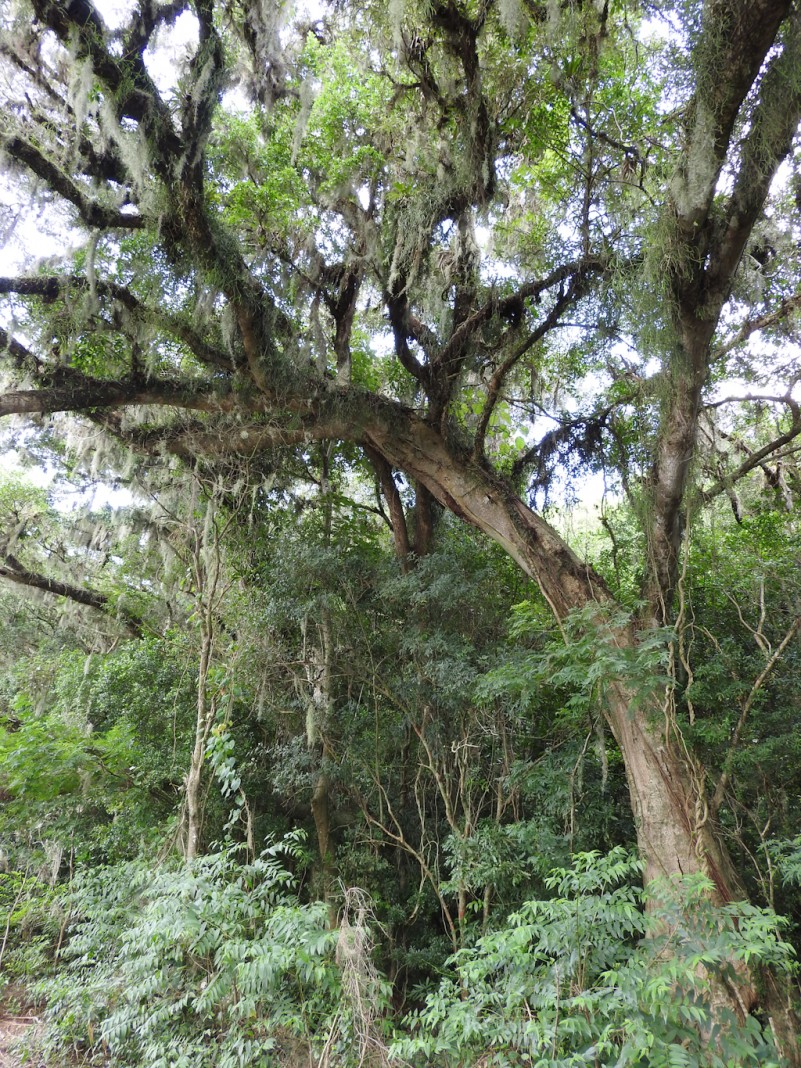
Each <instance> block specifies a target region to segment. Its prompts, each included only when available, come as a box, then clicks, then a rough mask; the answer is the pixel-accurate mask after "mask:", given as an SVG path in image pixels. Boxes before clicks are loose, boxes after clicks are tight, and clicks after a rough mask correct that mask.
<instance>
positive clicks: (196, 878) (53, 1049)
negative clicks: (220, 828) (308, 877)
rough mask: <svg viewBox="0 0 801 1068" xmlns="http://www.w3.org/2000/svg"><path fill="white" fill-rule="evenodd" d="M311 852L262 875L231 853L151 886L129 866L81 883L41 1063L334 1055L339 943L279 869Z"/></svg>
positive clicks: (137, 867) (151, 1066)
mask: <svg viewBox="0 0 801 1068" xmlns="http://www.w3.org/2000/svg"><path fill="white" fill-rule="evenodd" d="M302 848H303V847H302V842H301V840H300V836H299V835H298V834H292V835H288V836H287V837H286V838H284V839H283V840H282V841H280V842H278V843H274V844H272V845H269V846H268V848H267V849H266V850H265V851H264V852H263V853H262V854H261V856H260V857H259V858H258V859H257V860H255V861H254V862H253V863H244V864H243V863H240V862H239V860H238V859H237V855H236V851H235V850H234V849H233V848H225V849H222V850H221V851H220V852H217V853H215V854H213V855H209V856H205V857H201V858H199V859H198V860H197V861H195V862H194V863H193V864H192V865H191V866H185V867H181V868H179V869H177V870H176V869H174V868H173V869H168V868H165V869H164V870H162V871H160V872H157V873H156V874H155V875H154V874H153V873H152V872H149V871H148V870H147V869H146V868H145V867H144V866H142V865H141V864H138V863H131V864H129V865H126V866H125V870H123V869H122V867H121V866H116V867H114V868H107V869H104V870H96V871H94V872H92V873H90V874H88V875H86V876H84V877H83V878H81V879H78V880H76V884H77V886H76V889H75V890H74V891H73V894H72V907H73V909H74V912H75V916H76V919H75V923H74V926H73V929H72V933H71V938H70V941H69V945H68V948H67V951H66V954H67V956H68V957H69V964H68V966H67V967H66V968H64V969H63V971H62V972H61V973H60V974H59V975H58V976H57V977H56V978H55V979H52V980H49V981H47V982H45V983H44V984H42V993H43V994H44V995H45V996H46V997H47V999H48V1020H49V1031H48V1034H47V1036H46V1039H45V1043H46V1047H47V1048H46V1050H45V1052H46V1053H49V1054H50V1055H54V1054H63V1052H64V1051H65V1050H66V1049H69V1048H72V1049H74V1050H81V1051H82V1052H83V1053H84V1054H85V1055H87V1057H88V1059H89V1060H90V1063H91V1062H93V1061H95V1060H96V1061H97V1062H98V1063H99V1062H101V1061H102V1063H104V1064H111V1065H114V1066H115V1068H124V1066H131V1068H133V1066H136V1068H161V1066H164V1068H166V1066H168V1065H169V1066H171V1068H190V1066H191V1068H203V1066H206V1065H208V1066H209V1068H211V1066H214V1068H232V1066H234V1065H236V1066H238V1068H239V1066H246V1065H260V1066H262V1065H264V1066H266V1065H270V1064H277V1063H284V1062H285V1061H286V1060H287V1059H292V1057H293V1056H297V1055H299V1054H302V1056H303V1058H304V1059H305V1060H306V1061H308V1058H309V1055H310V1053H311V1051H312V1050H313V1049H315V1048H316V1047H321V1046H322V1045H323V1044H325V1043H326V1041H328V1043H329V1046H332V1045H335V1044H336V1043H332V1042H331V1036H332V1035H333V1034H338V1035H342V1034H346V1033H347V1020H345V1021H343V1020H342V1018H341V1015H340V1014H341V1012H342V1013H343V1014H345V1015H346V1014H347V1005H345V1006H344V1007H343V1004H342V984H341V972H340V969H339V968H338V966H337V963H336V961H335V946H336V941H337V932H336V931H331V930H329V929H328V924H327V920H328V915H327V910H326V907H325V905H324V904H322V903H319V902H318V903H313V904H309V905H304V904H300V903H299V902H298V899H297V894H296V890H295V885H294V878H293V876H292V875H291V874H290V872H289V871H288V870H287V868H286V867H285V865H284V861H285V860H286V859H287V858H293V857H297V856H298V855H299V854H300V853H301V851H302ZM339 1044H340V1045H342V1043H341V1042H340V1043H339ZM339 1063H346V1061H344V1060H340V1062H339Z"/></svg>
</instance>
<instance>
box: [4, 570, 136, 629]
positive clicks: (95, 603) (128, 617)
mask: <svg viewBox="0 0 801 1068" xmlns="http://www.w3.org/2000/svg"><path fill="white" fill-rule="evenodd" d="M0 578H4V579H8V581H9V582H14V583H16V584H17V585H19V586H26V587H27V588H29V589H35V590H41V591H42V592H44V593H50V594H53V595H54V596H55V597H66V598H67V599H68V600H70V601H75V603H76V604H82V605H86V606H88V607H89V608H95V609H97V610H98V611H100V612H103V613H105V614H106V615H111V616H113V617H114V618H115V619H118V620H119V621H120V622H121V623H122V624H123V626H124V627H125V628H126V630H128V632H129V633H130V634H131V635H132V636H133V637H135V638H141V637H142V634H143V624H142V620H141V619H140V618H139V617H138V616H136V615H134V614H133V613H132V612H129V611H128V610H127V609H124V608H122V607H121V606H119V605H116V606H115V605H114V604H112V603H111V602H110V600H109V598H108V597H107V595H106V594H105V593H98V592H97V590H88V589H86V588H84V587H81V586H73V585H72V584H71V583H69V582H60V581H58V580H57V579H51V578H47V576H46V575H40V574H37V573H36V572H34V571H28V570H27V568H24V567H23V566H22V565H21V564H20V563H19V561H18V560H16V559H15V558H14V557H13V556H6V557H5V561H4V562H3V563H0Z"/></svg>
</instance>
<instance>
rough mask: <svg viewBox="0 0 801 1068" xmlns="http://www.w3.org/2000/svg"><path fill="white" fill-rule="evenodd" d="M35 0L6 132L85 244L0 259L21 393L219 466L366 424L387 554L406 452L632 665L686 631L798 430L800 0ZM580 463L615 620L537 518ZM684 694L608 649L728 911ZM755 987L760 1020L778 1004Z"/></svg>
mask: <svg viewBox="0 0 801 1068" xmlns="http://www.w3.org/2000/svg"><path fill="white" fill-rule="evenodd" d="M31 7H32V12H31V9H30V8H29V7H28V6H27V5H26V4H25V3H23V2H20V3H19V4H17V5H15V6H14V7H13V8H11V9H10V10H9V12H8V14H7V15H6V16H5V22H4V26H3V38H2V55H3V63H4V67H5V70H6V85H5V88H4V96H5V113H6V116H7V117H6V120H5V125H4V130H3V133H2V138H3V152H4V157H5V160H6V162H7V170H8V173H9V175H10V176H11V179H13V182H14V184H15V187H16V188H18V189H19V190H20V191H21V192H20V195H21V196H22V197H24V198H25V202H26V203H28V204H29V205H32V206H34V205H36V204H40V205H46V206H47V208H48V210H50V206H51V205H52V206H53V209H54V210H55V208H56V206H57V207H58V210H59V211H60V212H62V213H63V216H64V218H65V219H67V220H68V221H69V223H70V225H71V226H72V227H73V233H74V234H75V235H76V236H75V240H76V247H75V249H74V251H73V252H72V253H69V254H68V255H67V256H66V257H65V259H64V262H63V263H60V264H59V265H58V266H57V267H53V266H52V265H50V266H49V267H48V266H46V265H40V266H39V267H38V268H37V269H36V270H32V271H30V272H26V273H24V274H22V275H20V276H17V277H13V278H4V279H2V280H0V291H2V293H4V294H7V295H8V297H9V305H8V307H9V315H8V316H7V326H6V328H5V329H4V331H3V334H2V342H3V348H4V360H5V366H6V369H7V376H8V386H7V388H6V390H5V392H4V394H3V397H2V400H0V414H3V415H26V416H32V417H34V418H36V417H42V416H48V417H52V414H53V413H61V412H63V413H79V414H80V415H81V418H82V419H83V420H84V422H85V423H87V424H88V425H90V426H92V427H96V428H98V429H99V430H102V431H104V432H106V433H107V434H110V435H112V436H113V437H115V438H117V439H118V440H119V441H120V442H122V443H123V444H124V445H126V446H128V447H130V448H131V449H133V450H135V451H136V452H137V453H139V454H143V455H144V456H146V457H151V458H153V460H154V461H161V460H162V459H163V458H165V457H169V456H173V457H180V458H182V459H184V460H186V461H187V462H188V463H189V464H192V465H200V466H207V467H210V468H215V467H217V468H218V467H220V466H221V465H222V466H224V465H231V464H232V462H233V461H236V462H239V463H241V464H246V465H249V466H250V467H251V468H255V469H258V468H259V467H260V466H261V468H262V469H264V468H269V467H270V466H273V467H274V466H275V465H277V464H278V463H279V462H280V460H281V457H282V456H285V455H286V454H287V453H288V452H290V451H291V450H295V451H297V450H300V451H303V450H306V449H308V448H309V446H310V444H311V443H312V442H315V441H325V440H330V439H336V440H339V441H343V442H347V443H351V444H352V445H354V446H359V447H360V448H362V449H363V450H365V451H366V452H367V453H368V455H370V456H372V457H374V458H377V463H378V465H379V468H380V469H382V470H383V473H384V479H383V483H384V486H385V490H386V492H387V493H388V494H389V498H390V513H391V516H392V518H393V523H394V524H395V530H396V543H397V544H399V545H402V544H403V537H402V530H401V529H400V527H401V524H402V523H403V522H405V519H404V517H403V513H402V509H399V508H398V507H397V505H398V501H397V500H395V499H394V494H393V492H392V488H391V485H390V483H391V482H392V478H391V477H390V478H389V479H388V478H387V470H386V465H389V467H390V468H391V469H393V470H395V471H402V472H404V474H405V476H406V477H407V479H409V480H410V490H409V492H410V493H412V492H413V493H415V494H416V498H417V501H418V504H419V503H420V502H422V501H425V500H427V499H428V497H429V496H430V497H431V498H433V499H434V500H435V501H438V502H439V504H440V505H441V506H443V507H444V508H446V509H449V510H450V511H452V512H453V513H454V514H455V515H457V516H458V517H460V518H461V519H463V520H464V521H466V522H468V523H470V524H472V525H473V526H475V527H477V528H478V529H479V530H481V531H483V532H484V533H485V534H487V535H488V536H489V537H491V538H493V539H494V540H495V541H496V542H498V543H499V544H500V545H501V546H502V547H503V548H504V549H505V550H506V551H507V552H508V553H509V554H510V555H511V556H512V557H513V558H514V559H515V560H516V561H517V563H518V564H519V565H520V566H521V567H522V568H523V570H524V571H525V572H526V573H527V574H528V575H530V576H531V577H532V578H533V579H534V580H535V581H536V583H537V584H538V586H539V588H540V590H541V592H542V594H543V596H544V598H545V599H546V600H547V602H548V604H549V605H550V607H551V609H552V611H553V613H554V615H555V617H556V618H557V620H559V621H560V622H561V621H564V619H565V618H566V617H567V616H568V615H569V614H570V613H571V612H573V611H575V610H577V609H578V610H581V609H583V610H585V617H584V618H585V619H587V620H588V621H589V622H591V624H592V625H593V626H595V627H601V628H602V629H604V632H605V634H606V638H607V641H608V644H610V645H612V646H615V647H618V648H619V649H620V650H621V651H622V654H625V653H626V651H630V650H634V649H635V648H636V646H637V644H638V641H639V638H638V635H639V634H641V633H642V631H643V630H648V629H652V628H661V627H668V626H669V625H670V623H671V621H672V618H673V611H674V601H675V599H676V594H677V588H678V586H679V584H680V558H681V551H682V545H683V541H684V536H685V528H686V526H687V523H688V517H689V520H691V519H692V517H693V515H694V514H695V513H696V512H697V510H698V508H699V507H700V505H701V504H702V503H703V502H704V501H705V500H708V499H711V498H713V497H714V496H716V495H719V494H722V493H724V492H731V491H732V486H733V484H734V483H735V482H736V480H738V479H739V478H741V477H743V476H745V475H746V474H747V473H748V472H749V471H751V470H753V469H755V468H757V467H758V466H759V465H760V464H763V465H765V464H770V463H773V464H774V466H776V465H777V464H778V462H779V461H780V458H781V457H782V455H783V452H784V450H786V449H787V447H788V446H789V445H790V444H791V443H792V442H793V440H794V439H795V438H796V437H797V436H798V434H799V432H801V409H799V406H798V402H797V401H796V400H795V398H794V396H793V393H792V389H793V386H794V383H795V381H796V378H797V377H798V373H799V372H798V366H797V365H798V360H797V358H796V357H795V355H794V354H791V355H790V356H789V357H787V356H782V357H781V358H780V357H779V356H778V355H775V353H776V349H775V348H771V349H770V350H769V353H770V354H769V355H768V357H765V356H764V355H760V357H759V358H758V359H754V358H753V356H752V354H751V353H750V350H749V347H748V342H749V339H751V338H752V337H753V336H754V335H755V334H756V333H757V332H761V337H762V338H763V340H764V341H766V342H767V343H770V342H771V340H772V339H775V340H777V341H778V340H779V339H784V340H787V339H790V340H792V339H793V338H794V336H795V334H794V315H795V312H796V309H797V308H798V306H799V304H801V293H799V292H797V291H796V288H795V286H796V282H795V272H794V267H795V260H796V257H797V249H796V244H795V236H794V229H793V219H792V212H793V211H794V210H795V207H794V205H795V198H796V197H797V195H798V193H797V190H798V188H799V179H798V175H797V171H796V163H795V159H794V157H793V144H794V138H795V136H796V132H797V128H798V124H799V118H800V117H801V77H800V76H799V71H801V55H799V52H801V15H800V14H799V12H798V10H797V9H796V6H795V5H794V4H793V3H792V2H791V0H757V2H746V0H716V2H711V0H710V2H707V3H704V4H701V3H676V4H670V3H665V4H660V5H648V4H644V3H643V4H641V5H638V4H636V3H625V2H622V0H621V2H606V3H603V4H600V3H598V4H594V3H587V2H584V3H582V2H578V0H577V2H575V3H574V2H566V3H563V4H551V3H549V4H539V3H537V2H532V0H525V2H520V3H515V2H510V3H506V2H504V3H499V4H497V5H496V4H494V3H493V2H492V0H482V2H478V0H435V2H434V3H428V4H422V3H421V4H415V3H412V2H410V3H408V4H405V5H389V7H388V8H385V5H382V4H372V3H370V2H369V0H367V2H362V3H356V2H354V3H350V4H347V5H346V4H339V3H337V4H331V5H329V6H327V7H326V6H324V7H323V8H322V9H321V12H320V15H319V18H317V19H315V18H312V19H311V21H310V18H309V16H308V14H303V15H302V14H298V15H296V16H292V15H291V14H290V12H289V10H288V9H286V8H283V7H280V6H277V7H276V9H275V10H274V11H270V10H268V9H266V8H265V7H263V6H261V5H257V4H251V3H248V2H246V0H238V2H234V0H232V2H230V3H219V4H215V3H214V2H213V0H197V2H196V3H194V4H190V3H189V0H186V2H185V3H184V2H182V0H176V2H174V3H168V4H165V5H163V6H158V5H156V4H154V3H152V2H150V0H142V2H141V3H139V4H136V5H135V6H134V7H133V9H132V10H131V12H130V13H129V14H128V15H127V16H126V18H125V20H124V21H123V22H122V23H121V24H120V25H119V26H117V27H115V28H109V27H108V26H107V25H106V24H105V23H104V21H103V18H102V17H101V15H100V13H99V11H98V10H97V9H96V8H95V7H94V6H93V5H92V4H91V2H90V0H70V2H69V3H64V2H59V0H32V3H31ZM31 14H33V20H32V21H31ZM179 19H180V20H181V25H182V26H183V27H184V28H187V27H190V28H191V30H192V32H191V36H192V42H191V44H190V45H189V46H188V51H187V53H186V55H185V56H184V57H183V58H179V57H177V56H176V55H175V54H174V53H173V58H172V62H173V63H174V65H175V68H176V70H177V75H175V76H173V75H169V74H168V73H167V72H166V70H165V63H164V61H163V59H162V60H161V61H160V60H159V56H160V55H162V56H163V55H164V50H165V49H166V48H167V46H168V44H169V41H170V38H171V34H172V35H174V33H175V31H176V28H177V27H178V25H179ZM187 19H188V20H189V21H187ZM234 79H238V80H237V83H236V89H235V90H234V88H233V82H234ZM242 101H246V103H245V104H243V103H242ZM11 179H10V180H11ZM779 179H781V180H779ZM40 210H41V208H40ZM734 373H737V374H739V375H740V376H741V377H744V378H746V379H747V380H748V382H749V383H750V389H751V398H752V401H753V400H754V399H755V398H756V399H757V400H759V402H760V403H761V404H762V406H763V408H764V406H766V405H767V406H769V407H770V408H771V409H772V410H773V411H774V412H775V416H774V418H775V423H776V427H775V430H774V432H773V433H772V435H771V436H770V438H769V440H767V441H766V442H765V443H764V445H762V446H760V447H759V448H757V449H753V448H749V449H745V451H744V450H743V447H741V444H740V443H738V439H737V428H736V425H732V424H731V421H729V422H726V421H725V419H722V418H717V419H716V418H715V413H716V412H724V413H725V411H726V410H727V408H726V406H725V405H722V406H721V405H720V401H721V398H720V396H719V394H718V395H716V394H715V393H714V387H715V386H716V384H717V383H720V382H721V381H725V380H726V378H727V377H728V376H731V375H732V374H734ZM779 374H781V375H783V378H782V379H781V382H780V383H779V384H778V385H777V384H776V383H777V376H778V375H779ZM716 405H717V406H718V407H715V406H716ZM545 417H547V418H548V419H550V420H551V421H552V429H550V430H548V431H547V433H544V434H543V433H542V432H541V429H540V428H541V427H542V426H543V424H545V425H548V423H547V422H545ZM710 427H711V428H716V427H719V428H720V431H721V433H716V434H715V435H713V439H712V441H711V444H710V443H708V442H707V441H706V437H705V438H704V439H702V437H701V434H700V430H701V428H703V429H704V430H705V431H708V430H709V428H710ZM707 436H708V435H707ZM702 440H703V441H704V447H703V448H702V447H701V444H700V443H701V441H702ZM381 465H384V466H383V468H382V466H381ZM582 466H583V467H584V468H587V467H589V468H590V469H594V470H603V471H604V472H606V473H607V475H608V476H609V477H613V476H615V477H617V479H618V480H619V482H620V484H621V485H622V487H623V488H624V490H625V492H626V493H627V494H628V495H629V497H630V499H631V501H632V503H633V505H634V506H635V509H636V514H637V516H638V520H639V525H640V531H641V535H642V537H643V544H644V546H645V549H644V553H643V559H642V584H641V590H640V608H639V609H638V611H637V613H636V615H635V616H634V617H633V618H631V619H629V620H628V621H626V620H624V619H623V618H622V617H621V614H620V612H619V611H617V605H616V602H615V598H614V597H613V596H612V594H611V592H610V590H609V589H608V587H607V585H606V584H605V583H604V582H603V581H602V579H601V578H600V577H599V575H598V574H597V573H596V572H595V571H594V570H593V568H592V567H591V566H589V565H588V563H587V562H586V561H584V560H582V559H581V558H580V557H579V556H578V555H577V554H576V552H574V551H573V549H572V548H571V547H570V545H569V544H568V543H567V542H566V541H565V539H564V538H563V537H562V536H561V535H560V534H559V533H558V532H557V530H556V529H555V528H554V527H553V526H552V525H551V524H549V523H548V522H547V521H546V519H545V518H543V516H542V515H541V514H540V513H538V512H537V511H535V510H534V509H533V504H534V502H535V500H536V495H537V492H538V491H541V490H543V489H546V490H547V487H548V484H549V480H550V479H551V478H552V477H553V474H554V472H555V471H558V470H564V469H565V467H567V468H568V469H572V470H576V469H580V468H581V467H582ZM708 471H712V472H713V473H714V474H713V475H711V476H710V475H709V474H707V472H708ZM425 514H426V510H425V509H424V508H423V509H420V510H419V512H418V520H419V521H420V522H421V523H423V522H424V517H425ZM407 542H408V539H407ZM625 663H626V656H625V655H621V658H620V664H621V665H623V664H625ZM665 693H666V695H667V696H666V697H665V700H664V702H658V701H657V700H656V698H655V697H654V696H651V697H650V698H649V699H648V700H641V701H638V700H637V699H636V698H637V695H636V694H635V693H634V692H633V688H632V683H631V680H630V679H627V677H626V676H625V672H624V671H623V670H622V669H621V671H620V674H619V677H612V678H611V679H610V681H609V683H608V685H607V686H606V696H607V713H606V715H607V718H608V722H609V726H610V728H611V731H612V733H613V734H614V736H615V739H616V741H617V743H618V745H619V746H620V749H621V752H622V755H623V759H624V762H625V767H626V773H627V778H628V785H629V791H630V796H631V803H632V809H633V812H634V816H635V820H636V824H637V828H638V840H639V846H640V849H641V851H642V854H643V856H644V858H645V861H646V875H647V876H648V877H653V876H656V875H666V876H673V875H691V874H693V873H697V872H703V873H705V874H706V875H708V877H709V878H710V880H711V885H712V886H713V888H714V889H713V891H712V896H713V898H714V899H715V900H716V901H717V902H719V903H726V902H729V901H731V900H733V899H737V898H739V897H741V896H742V893H743V890H742V886H741V880H740V879H739V878H738V875H737V873H736V871H735V869H734V866H733V864H732V863H731V860H730V858H729V856H728V853H727V851H726V848H725V845H724V843H723V840H722V838H721V836H720V834H719V833H718V831H717V828H716V825H715V822H714V820H713V819H710V818H709V817H708V811H709V809H708V804H707V798H706V796H705V783H704V774H703V769H702V768H701V767H700V765H699V764H698V762H697V761H696V760H694V758H693V756H692V754H691V752H690V750H689V748H688V747H687V746H686V745H685V744H683V741H682V736H681V729H680V721H679V717H678V715H677V712H676V708H675V702H674V701H673V699H672V696H671V691H670V689H669V688H668V689H666V690H665ZM741 979H742V983H741V989H740V991H739V992H738V995H737V997H736V998H735V999H734V1003H735V1004H736V1007H737V1010H738V1011H740V1009H741V1008H742V1007H744V1008H746V1009H747V1008H750V1007H753V1005H755V1004H756V1002H757V1000H758V995H757V993H756V988H755V987H754V984H753V983H751V982H750V981H749V980H747V977H746V975H745V972H744V971H742V970H741ZM780 1001H781V998H779V996H778V994H775V996H774V993H772V992H771V990H770V989H768V991H767V992H766V993H765V994H764V995H763V1003H765V1004H766V1005H767V1006H768V1009H769V1011H771V1012H773V1013H774V1015H775V1016H776V1019H777V1020H779V1018H780V1017H781V1015H782V1012H783V1009H782V1006H781V1005H780V1004H779V1002H780ZM777 1026H778V1025H777ZM788 1056H794V1054H792V1053H791V1051H790V1050H789V1047H788Z"/></svg>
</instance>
